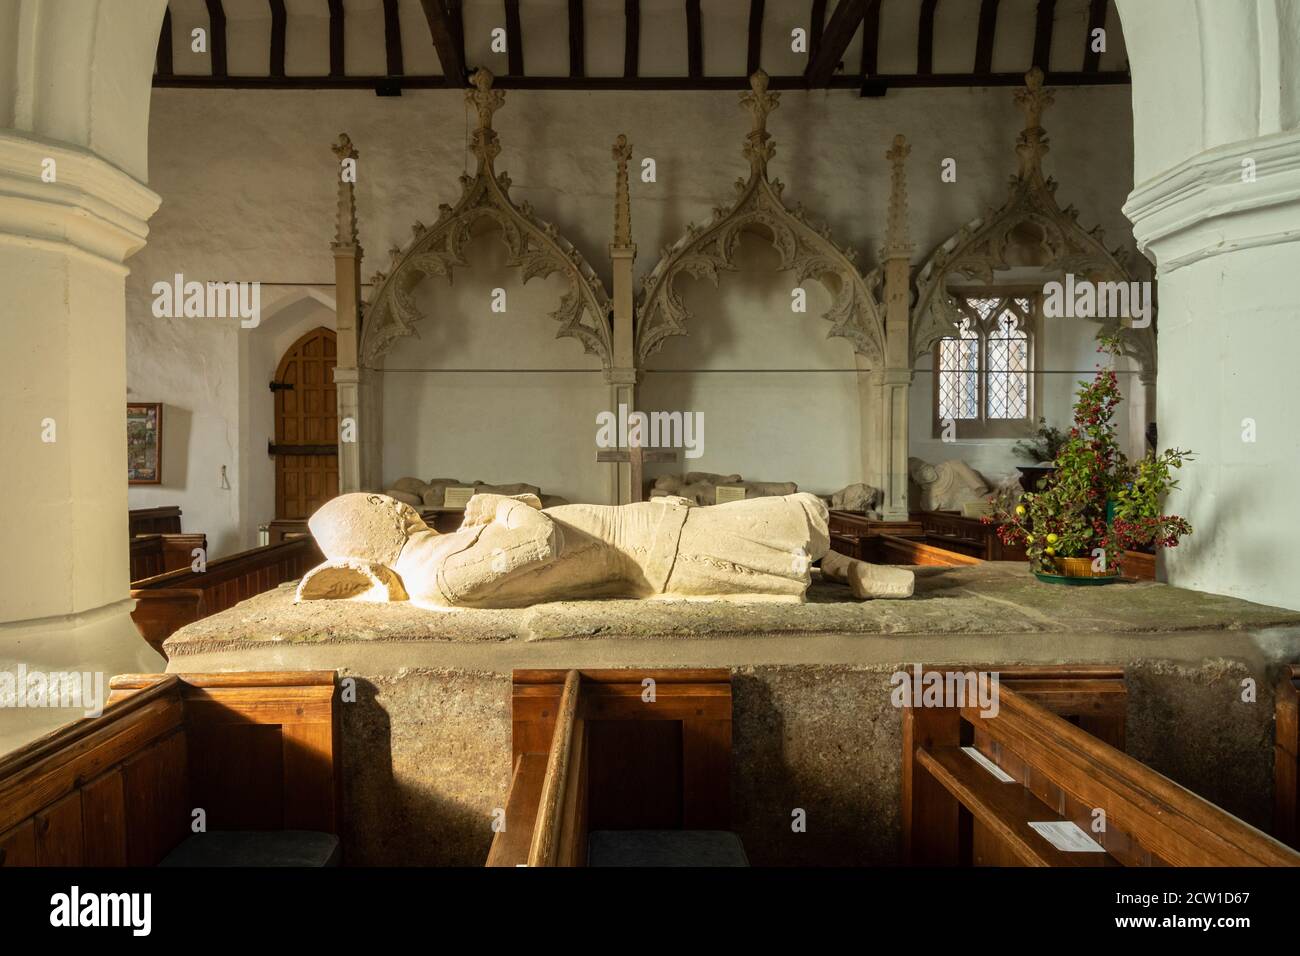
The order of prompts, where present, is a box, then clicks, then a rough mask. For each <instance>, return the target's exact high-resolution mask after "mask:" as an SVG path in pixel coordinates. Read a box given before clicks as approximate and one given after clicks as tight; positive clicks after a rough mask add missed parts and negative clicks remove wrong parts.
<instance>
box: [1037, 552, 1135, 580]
mask: <svg viewBox="0 0 1300 956" xmlns="http://www.w3.org/2000/svg"><path fill="white" fill-rule="evenodd" d="M1052 565H1053V567H1054V568H1055V570H1056V573H1055V574H1044V573H1043V572H1041V571H1035V572H1034V577H1036V578H1038V580H1040V581H1042V582H1044V583H1045V584H1070V585H1084V586H1088V585H1097V584H1113V583H1114V582H1116V581H1118V580H1119V571H1118V570H1116V569H1115V568H1108V569H1107V570H1106V571H1104V572H1098V571H1094V570H1093V569H1092V558H1052Z"/></svg>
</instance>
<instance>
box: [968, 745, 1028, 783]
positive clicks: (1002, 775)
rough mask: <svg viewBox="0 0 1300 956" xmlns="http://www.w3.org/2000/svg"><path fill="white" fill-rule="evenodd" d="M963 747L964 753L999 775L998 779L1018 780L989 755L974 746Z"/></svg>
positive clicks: (995, 774)
mask: <svg viewBox="0 0 1300 956" xmlns="http://www.w3.org/2000/svg"><path fill="white" fill-rule="evenodd" d="M961 749H962V753H964V754H966V755H967V756H968V757H970V759H971V760H974V761H975V762H976V763H977V764H979V765H980V766H981V767H983V768H984V769H985V770H987V771H988V772H989V773H991V774H993V776H995V777H997V778H998V780H1000V781H1001V782H1002V783H1015V782H1016V778H1015V777H1013V776H1011V774H1009V773H1007V772H1006V771H1005V770H1003V769H1002V768H1001V767H999V766H998V765H997V764H995V763H994V762H993V761H992V760H990V759H989V758H988V757H986V756H984V755H983V754H982V753H980V752H979V751H978V750H976V749H975V748H974V747H962V748H961Z"/></svg>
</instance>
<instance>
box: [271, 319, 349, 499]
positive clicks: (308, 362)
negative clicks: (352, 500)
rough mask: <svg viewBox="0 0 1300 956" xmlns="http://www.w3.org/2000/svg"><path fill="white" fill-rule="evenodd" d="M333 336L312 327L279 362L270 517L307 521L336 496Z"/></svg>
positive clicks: (336, 445)
mask: <svg viewBox="0 0 1300 956" xmlns="http://www.w3.org/2000/svg"><path fill="white" fill-rule="evenodd" d="M335 360H336V348H335V337H334V332H333V331H331V330H330V329H327V328H324V327H323V326H322V327H318V328H315V329H312V330H311V331H310V332H308V333H307V334H306V335H304V336H303V337H302V338H300V339H298V341H296V342H294V343H293V345H291V346H289V349H288V351H286V352H285V353H284V356H283V357H282V358H281V359H280V364H279V366H278V367H277V368H276V370H275V380H274V381H273V382H272V383H271V390H272V392H273V393H274V394H275V442H274V444H273V445H272V446H271V453H272V455H274V456H275V516H276V518H277V519H285V518H290V519H292V518H297V519H302V518H309V517H311V514H312V512H314V511H315V510H316V509H317V508H319V507H320V506H321V505H322V504H324V503H325V502H326V501H328V500H329V499H331V498H333V497H335V496H336V495H337V494H338V493H339V457H338V440H339V418H338V402H337V399H336V398H335V394H334V364H335Z"/></svg>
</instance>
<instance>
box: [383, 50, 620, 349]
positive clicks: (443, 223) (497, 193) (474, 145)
mask: <svg viewBox="0 0 1300 956" xmlns="http://www.w3.org/2000/svg"><path fill="white" fill-rule="evenodd" d="M472 80H473V84H474V85H473V88H472V89H470V90H467V91H466V93H465V98H466V100H467V102H469V103H470V104H471V105H472V106H473V107H474V108H475V110H476V112H477V114H478V128H477V129H476V130H475V131H474V135H473V138H472V139H471V141H470V148H471V150H472V151H473V152H474V154H475V156H476V157H477V158H478V169H477V171H476V172H475V174H474V176H472V177H471V176H462V177H461V190H462V191H461V197H460V200H459V201H458V202H457V203H456V205H455V206H448V205H446V204H443V205H441V206H439V207H438V210H439V214H438V219H437V221H436V222H435V223H434V224H433V225H432V226H427V227H426V226H425V225H424V224H423V223H420V222H416V223H415V225H414V227H413V229H412V232H413V237H412V239H411V241H410V242H409V243H408V244H407V245H406V247H405V248H404V249H395V250H392V254H393V259H392V266H391V268H390V269H389V271H388V272H386V273H385V272H380V273H378V274H377V275H376V276H375V277H374V280H373V282H372V288H373V290H374V291H373V292H372V295H371V298H370V300H369V302H368V303H367V305H366V309H365V320H364V323H363V332H362V336H363V340H362V344H361V355H362V360H363V362H364V363H365V364H366V365H367V366H372V367H373V366H374V364H375V363H376V362H378V361H379V360H380V359H381V358H382V357H383V355H384V354H386V353H387V352H388V350H389V349H390V348H392V345H393V343H394V342H395V341H396V340H397V339H399V338H401V337H403V336H408V335H416V334H417V332H416V325H417V323H419V322H420V321H421V320H423V319H424V318H425V317H426V316H425V315H424V314H423V312H422V311H421V310H420V309H419V307H418V306H417V304H416V302H415V298H414V293H415V289H416V287H417V286H418V285H419V284H420V283H421V282H422V281H423V280H424V279H425V278H426V277H428V276H446V277H447V278H448V279H449V280H450V279H451V278H452V276H453V274H454V271H455V270H456V269H457V268H460V267H463V266H465V265H466V259H465V253H464V250H465V247H466V245H467V244H468V243H469V242H470V240H471V239H472V237H473V235H474V231H475V227H476V226H477V225H478V224H479V222H480V221H481V220H487V221H489V222H491V223H493V224H495V226H496V227H497V232H498V234H499V236H500V238H501V240H502V241H503V242H504V243H505V244H506V247H507V248H508V249H509V257H508V259H507V264H508V265H510V266H513V267H517V268H518V269H519V270H520V271H521V272H522V274H523V281H524V282H527V281H528V280H529V279H532V278H534V277H537V276H541V277H543V278H544V277H546V276H549V275H551V274H552V273H556V272H558V273H560V274H561V275H562V276H563V277H564V279H565V280H566V282H567V283H568V289H567V290H566V291H565V293H564V295H563V296H562V298H561V299H560V304H559V307H558V308H556V309H555V311H553V312H551V313H550V315H551V318H553V319H555V320H556V321H557V322H559V323H560V329H559V331H558V332H557V333H556V337H557V338H563V337H570V338H575V339H577V340H578V341H580V342H581V343H582V346H583V348H584V349H585V350H586V351H587V352H588V353H591V354H594V355H598V356H599V357H600V360H601V364H602V365H603V366H604V367H605V368H609V367H610V364H611V361H612V354H613V349H612V343H611V337H610V303H609V296H608V295H607V294H606V292H605V287H604V285H603V284H602V283H601V281H600V278H599V277H598V276H597V275H596V273H595V272H594V271H593V270H592V268H591V266H590V265H589V264H588V263H587V261H586V259H584V258H583V256H582V254H581V253H579V252H578V250H577V249H575V248H574V247H573V245H572V244H571V243H570V242H569V241H568V240H567V239H565V238H564V237H563V236H561V235H560V233H559V230H558V229H557V228H556V227H555V226H554V225H553V224H551V223H549V222H546V221H544V220H542V219H540V218H538V217H537V216H536V215H534V214H533V211H532V207H531V206H530V205H529V204H528V203H527V202H524V203H521V204H519V205H518V206H516V205H515V204H514V202H512V201H511V199H510V195H509V190H510V177H509V176H508V175H506V174H505V173H497V172H496V171H495V169H494V168H493V162H494V160H495V159H496V157H497V156H498V155H499V154H500V152H501V146H500V141H499V138H498V136H497V133H496V131H495V130H493V129H492V117H493V114H494V113H495V112H496V111H497V110H498V109H500V108H501V106H502V105H503V104H504V102H505V93H504V92H503V91H501V90H494V89H492V74H491V73H489V72H488V71H487V70H483V69H480V70H478V71H477V72H475V74H474V76H473V77H472Z"/></svg>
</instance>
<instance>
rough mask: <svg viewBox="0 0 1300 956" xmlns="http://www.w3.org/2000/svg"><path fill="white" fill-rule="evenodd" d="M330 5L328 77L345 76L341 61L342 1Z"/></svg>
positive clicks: (330, 0) (332, 0)
mask: <svg viewBox="0 0 1300 956" xmlns="http://www.w3.org/2000/svg"><path fill="white" fill-rule="evenodd" d="M329 3H330V76H343V75H344V74H345V68H344V60H343V0H329Z"/></svg>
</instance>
